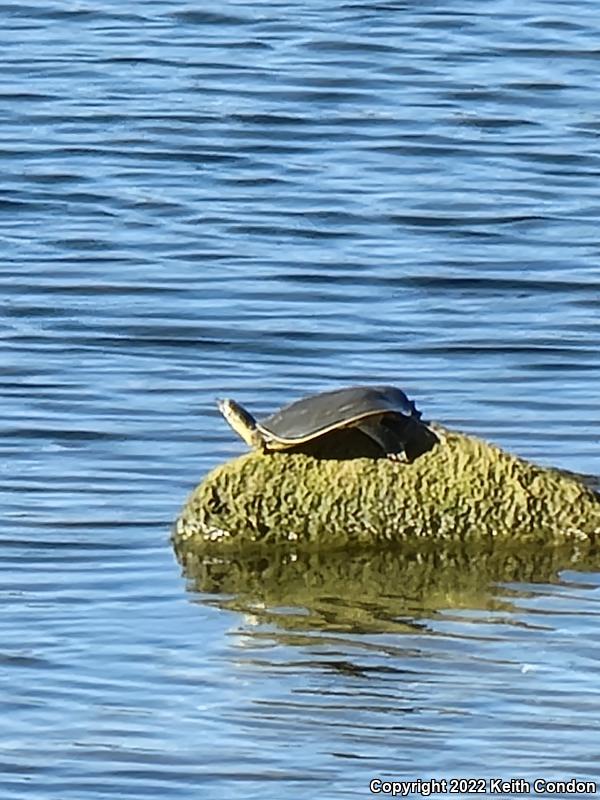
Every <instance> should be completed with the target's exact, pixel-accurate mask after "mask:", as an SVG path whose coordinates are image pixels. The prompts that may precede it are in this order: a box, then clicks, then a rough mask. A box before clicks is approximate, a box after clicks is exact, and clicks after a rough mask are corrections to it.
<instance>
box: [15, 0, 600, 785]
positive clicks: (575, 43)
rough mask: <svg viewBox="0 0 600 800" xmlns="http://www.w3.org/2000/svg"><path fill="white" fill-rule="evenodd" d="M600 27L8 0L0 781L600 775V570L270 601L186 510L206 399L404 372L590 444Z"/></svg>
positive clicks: (469, 425)
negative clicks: (202, 550) (194, 538)
mask: <svg viewBox="0 0 600 800" xmlns="http://www.w3.org/2000/svg"><path fill="white" fill-rule="evenodd" d="M599 46H600V34H599V30H598V4H597V3H595V2H591V1H590V0H587V2H586V0H581V1H580V2H578V3H567V2H562V1H561V0H545V2H529V3H526V4H524V3H517V2H512V1H511V0H504V1H503V0H489V2H485V3H482V2H466V3H465V2H463V3H461V4H459V5H457V4H456V3H429V2H424V3H419V4H406V3H399V2H385V0H382V1H381V2H377V3H364V2H352V1H349V2H334V3H322V2H317V0H315V1H314V2H313V0H307V2H303V3H290V2H284V1H282V2H277V3H265V2H262V3H260V2H259V3H246V2H239V3H234V2H230V3H224V4H221V5H220V6H218V7H215V6H212V5H210V6H209V5H207V4H204V5H202V4H189V5H188V4H185V3H183V2H179V0H172V1H171V2H169V0H154V1H153V2H127V3H122V2H115V1H114V0H113V1H112V2H111V1H110V0H104V2H97V3H92V2H86V0H82V2H69V0H63V1H62V2H58V1H57V0H54V1H53V0H48V2H35V3H30V4H29V5H27V4H16V3H5V4H3V5H0V47H1V49H2V53H3V59H2V61H3V71H2V77H1V78H0V109H1V120H2V121H1V124H0V159H1V161H0V167H1V172H0V176H1V177H0V239H1V245H2V249H1V253H2V258H1V261H0V297H1V299H2V314H1V317H0V335H1V337H2V358H1V360H0V448H1V452H2V459H1V462H0V463H1V464H2V477H3V480H2V481H1V483H0V508H1V509H2V519H3V524H2V527H1V529H0V548H1V552H2V559H1V561H0V598H1V601H2V616H1V617H0V686H1V691H0V714H1V717H2V725H1V726H0V794H1V797H2V800H17V799H18V800H21V799H22V798H27V799H28V800H29V799H30V798H31V799H32V800H56V798H60V799H61V800H68V799H69V798H73V800H98V799H99V798H108V797H124V798H127V800H134V799H137V798H140V799H141V798H144V800H147V798H150V797H160V798H177V799H178V800H179V798H182V799H183V798H185V799H186V800H187V798H197V797H200V796H201V797H206V798H211V800H212V798H215V799H219V798H223V800H235V799H236V798H261V799H262V798H277V800H279V798H282V797H286V798H319V800H321V799H325V800H329V798H331V800H334V799H335V800H338V798H349V797H369V796H371V795H370V794H369V789H368V784H369V781H370V779H371V778H374V777H377V776H382V777H393V778H395V779H416V778H428V777H439V778H444V777H445V778H449V777H451V776H454V775H460V776H474V775H478V776H483V777H494V776H500V775H501V776H503V777H505V778H507V779H509V778H511V777H525V778H529V777H531V778H533V777H538V776H540V777H546V778H556V779H568V778H571V777H578V778H584V777H589V778H591V779H594V780H598V781H599V782H600V768H599V766H598V758H597V744H596V742H597V740H598V734H599V722H598V720H599V719H600V714H599V712H600V671H599V659H600V649H599V648H600V642H599V639H598V635H597V630H598V624H599V622H600V577H599V575H600V572H598V571H596V570H595V569H591V568H590V567H583V566H581V565H577V564H576V563H575V564H572V563H570V562H569V559H568V558H567V559H565V563H559V561H557V563H556V564H554V563H553V564H552V565H551V567H549V568H548V569H547V570H545V571H544V570H541V571H537V570H533V572H531V571H530V573H531V574H529V573H528V574H527V576H526V578H523V577H521V579H520V580H519V579H517V578H518V577H519V576H518V575H513V574H512V573H510V574H508V573H507V574H504V573H500V574H499V575H497V576H496V579H494V580H492V579H490V580H489V582H488V584H484V585H483V586H479V587H478V590H477V592H470V591H466V590H464V588H463V587H462V584H461V581H462V580H463V579H464V575H463V576H462V577H461V578H460V579H459V577H458V576H457V575H455V573H454V572H453V571H452V569H449V570H448V571H447V573H446V572H444V579H443V590H442V589H441V588H440V587H438V588H437V589H436V592H434V593H433V594H432V595H428V596H427V597H426V596H425V592H424V593H423V596H417V595H415V594H413V593H410V594H406V595H405V594H404V593H403V589H402V586H401V585H400V586H398V585H393V586H390V585H387V584H386V583H385V582H384V581H382V582H381V592H380V594H379V595H374V596H372V597H370V599H369V603H368V604H367V603H366V602H365V603H363V604H361V602H360V601H361V598H360V597H355V598H354V599H352V597H351V595H352V585H351V579H350V578H349V579H348V581H349V585H348V596H344V598H343V599H339V600H338V601H337V605H336V600H335V597H333V598H332V597H331V596H329V595H328V594H327V591H326V590H325V589H323V593H322V594H320V593H319V591H320V590H319V574H320V573H310V572H309V573H308V577H307V578H306V582H307V583H306V585H310V586H311V592H312V594H311V595H310V596H311V598H312V599H311V600H310V601H306V600H303V601H302V602H300V600H299V599H298V597H299V596H300V595H301V593H299V592H292V591H291V589H290V590H289V592H288V585H287V583H286V582H283V583H282V585H281V586H280V587H279V588H280V596H279V597H278V598H277V602H275V600H273V599H272V600H271V603H272V606H269V600H268V598H265V595H264V594H263V593H261V589H260V580H259V579H260V575H261V574H264V573H261V571H260V570H258V571H257V573H256V574H257V575H258V576H259V577H258V578H257V579H256V580H257V583H256V584H254V585H253V586H249V587H247V590H246V593H245V594H244V597H243V598H242V597H238V592H237V591H233V592H232V591H229V592H228V591H227V590H226V587H225V588H224V586H223V582H222V580H221V579H219V580H216V579H215V581H214V586H213V590H210V587H207V584H208V583H209V581H205V582H204V583H203V582H202V581H196V580H194V579H192V577H191V576H189V575H186V576H182V574H181V569H180V567H179V566H178V564H177V562H176V559H175V558H174V555H173V551H172V549H171V546H170V542H169V534H170V525H171V523H172V521H173V519H174V518H175V516H176V515H177V513H178V511H179V509H180V507H181V505H182V504H183V502H184V500H185V497H186V495H187V494H188V493H189V492H190V491H191V489H192V488H193V487H194V485H195V484H196V483H197V482H198V481H199V480H200V479H201V477H202V475H204V474H205V473H206V471H207V470H208V469H210V468H211V467H212V466H214V465H216V464H218V463H220V462H221V461H222V460H224V459H225V458H228V457H231V456H233V455H235V454H237V453H239V452H241V451H242V449H243V445H242V444H241V442H238V441H236V440H235V437H234V436H233V435H232V434H231V432H230V431H229V429H228V428H227V427H226V425H225V424H224V423H223V422H222V420H220V418H218V413H217V411H216V408H215V404H214V399H215V397H216V396H218V395H226V396H233V397H236V398H238V399H239V400H241V401H243V402H244V403H246V404H248V405H249V406H250V407H251V408H252V409H254V410H256V411H257V412H269V411H273V410H274V409H275V408H277V407H278V406H279V405H281V404H283V403H284V402H289V401H291V400H293V399H296V398H297V397H299V396H301V395H303V394H305V393H307V392H310V391H313V390H324V389H329V388H336V387H338V386H342V385H345V384H347V383H359V382H376V383H388V382H389V383H395V384H397V385H400V386H401V387H402V388H404V389H405V390H406V391H407V392H408V393H409V394H410V395H411V396H412V397H414V398H415V399H416V400H417V402H418V405H419V407H420V408H422V410H423V411H424V412H425V415H426V416H427V417H430V418H433V419H437V420H439V421H441V422H443V423H445V424H447V425H449V426H454V427H458V428H461V429H463V430H466V431H469V432H471V433H474V434H477V435H480V436H484V437H486V438H489V439H491V440H493V441H495V442H497V443H499V444H500V445H502V446H504V447H506V448H508V449H510V450H512V451H514V452H517V453H519V454H520V455H522V456H525V457H527V458H531V459H534V460H536V461H539V462H541V463H545V464H556V465H559V466H562V467H564V468H567V469H571V470H575V471H578V472H586V473H590V474H593V475H598V474H600V456H599V448H598V441H599V437H598V430H599V428H600V355H599V353H600V315H599V308H600V266H599V263H600V262H599V254H600V235H599V232H598V231H599V227H598V216H599V214H600V194H599V191H598V186H599V180H600V155H599V151H598V136H599V134H600V103H599V100H598V48H599ZM349 558H350V557H349ZM347 567H348V565H341V566H340V569H341V570H344V569H346V568H347ZM213 568H214V565H213ZM261 569H264V566H263V567H261ZM223 572H224V573H227V566H226V565H225V566H223ZM467 572H468V570H467ZM342 574H345V573H343V571H342ZM350 574H351V570H350ZM520 574H521V573H519V575H520ZM301 583H302V586H303V587H304V588H306V587H305V584H304V583H303V582H301ZM199 590H200V591H199ZM390 598H393V602H392V599H390ZM367 605H368V607H367ZM392 607H393V609H394V613H393V615H391V614H390V609H391V608H392ZM399 609H401V611H400V610H399Z"/></svg>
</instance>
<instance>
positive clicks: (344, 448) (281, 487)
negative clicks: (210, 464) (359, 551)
mask: <svg viewBox="0 0 600 800" xmlns="http://www.w3.org/2000/svg"><path fill="white" fill-rule="evenodd" d="M434 430H435V431H436V433H437V434H438V436H439V437H440V440H441V441H440V444H438V445H436V446H435V447H434V448H433V449H432V450H430V451H429V452H427V453H425V454H423V455H421V456H420V457H419V458H417V459H416V460H415V461H413V462H412V463H411V464H398V463H394V462H392V461H390V460H388V459H386V458H377V457H374V454H373V453H372V452H369V451H368V445H367V444H366V443H365V442H364V441H363V440H362V439H359V438H356V437H360V434H359V433H358V432H356V433H354V432H351V431H347V432H344V433H343V435H341V434H340V435H339V436H338V437H337V438H336V437H333V438H330V439H328V440H324V439H323V440H319V442H318V443H317V444H316V445H315V448H314V449H313V450H308V451H306V452H283V453H273V454H268V455H264V454H262V453H258V452H252V453H248V454H247V455H244V456H241V457H240V458H237V459H235V460H233V461H230V462H228V463H226V464H224V465H222V466H220V467H218V468H217V469H215V470H214V471H213V472H211V473H210V474H209V475H208V476H207V477H206V478H205V480H204V481H203V482H202V483H201V484H200V485H199V486H198V487H197V489H196V490H195V491H194V492H193V493H192V495H191V496H190V498H189V499H188V501H187V503H186V505H185V507H184V509H183V511H182V513H181V515H180V518H179V519H178V521H177V523H176V526H175V529H174V539H175V542H176V543H177V542H180V543H181V542H187V543H188V544H192V543H193V545H194V547H195V548H198V549H200V550H204V551H208V552H217V551H223V550H226V551H232V550H234V549H237V548H240V547H248V546H250V547H252V548H255V547H264V546H265V545H266V546H268V547H270V548H271V547H273V546H276V545H285V546H287V547H288V548H289V547H290V546H292V547H295V548H298V547H311V548H313V547H316V548H319V549H322V548H337V547H341V548H346V547H348V546H354V545H358V546H361V547H366V546H373V545H374V546H378V545H381V544H382V543H390V542H400V541H406V540H416V539H419V538H427V539H434V540H442V541H461V542H469V541H478V542H481V541H484V540H486V539H490V540H491V539H494V538H502V537H504V538H505V539H515V540H518V541H522V542H540V543H541V542H544V543H546V542H548V541H556V542H560V541H562V542H565V541H569V540H570V541H573V540H580V541H582V542H583V541H588V542H592V541H593V540H594V537H595V536H596V534H599V533H600V496H599V495H598V494H596V493H595V492H594V491H593V490H592V488H590V487H589V486H587V485H586V484H585V483H584V482H583V481H582V480H580V479H579V478H578V477H577V476H573V475H570V474H568V473H564V472H561V471H560V470H555V469H548V468H543V467H539V466H535V465H533V464H531V463H529V462H527V461H525V460H523V459H520V458H517V457H515V456H513V455H510V454H508V453H506V452H504V451H503V450H501V449H500V448H498V447H495V446H493V445H490V444H488V443H487V442H484V441H482V440H480V439H477V438H474V437H471V436H466V435H464V434H461V433H456V432H451V431H448V430H445V429H443V428H441V427H440V426H434ZM317 447H318V448H320V449H319V450H317V449H316V448H317ZM357 455H359V456H360V457H354V456H357Z"/></svg>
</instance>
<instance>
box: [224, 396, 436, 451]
mask: <svg viewBox="0 0 600 800" xmlns="http://www.w3.org/2000/svg"><path fill="white" fill-rule="evenodd" d="M218 406H219V411H220V412H221V414H223V416H224V417H225V419H226V420H227V422H228V423H229V424H230V425H231V427H232V428H233V430H234V431H235V432H236V433H237V434H238V435H239V436H241V438H242V439H243V440H244V441H245V442H246V444H247V445H249V446H250V447H252V448H254V449H256V450H262V451H263V452H268V451H272V450H289V449H291V448H295V447H298V446H301V445H303V444H306V443H308V442H312V441H314V440H315V439H318V438H319V437H322V436H325V435H326V434H328V433H331V432H332V431H337V430H340V429H343V428H358V429H359V430H360V431H361V432H362V433H364V434H365V435H366V436H368V437H369V438H370V439H371V440H372V441H373V442H375V443H376V444H377V445H378V447H379V448H381V450H382V451H383V453H384V454H385V455H386V456H387V457H388V458H390V459H392V460H395V461H409V460H412V458H414V457H416V456H418V455H420V454H421V453H423V452H425V451H426V450H430V449H431V448H432V447H433V445H434V444H436V443H437V442H438V441H439V439H438V437H437V436H436V434H435V433H434V432H433V431H432V430H431V428H429V427H428V426H427V425H426V424H425V423H424V422H421V412H420V411H417V409H416V406H415V404H414V403H413V401H412V400H409V399H408V397H407V396H406V395H405V394H404V392H403V391H401V390H400V389H396V387H394V386H351V387H350V388H347V389H337V390H336V391H333V392H322V393H321V394H314V395H310V396H309V397H304V398H303V399H301V400H297V401H296V402H295V403H291V404H290V405H288V406H285V407H284V408H282V409H280V410H279V411H276V412H275V413H274V414H271V415H270V416H269V417H265V418H264V419H261V420H256V419H255V418H254V417H253V416H252V414H250V412H248V411H246V409H245V408H243V407H242V406H241V405H240V404H239V403H236V402H235V400H229V399H226V400H219V401H218Z"/></svg>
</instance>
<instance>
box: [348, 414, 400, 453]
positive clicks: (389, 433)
mask: <svg viewBox="0 0 600 800" xmlns="http://www.w3.org/2000/svg"><path fill="white" fill-rule="evenodd" d="M356 427H357V428H358V429H359V430H360V431H362V433H364V434H365V436H368V437H369V439H372V440H373V441H374V442H375V444H377V445H379V447H381V449H382V450H383V452H384V453H385V454H386V456H387V457H388V458H389V459H390V460H391V461H401V462H404V463H407V462H408V458H407V455H406V450H405V449H404V438H403V437H402V436H401V435H400V434H399V432H398V431H397V430H393V429H392V428H388V427H387V426H386V425H384V424H383V423H382V420H381V418H377V417H375V418H370V419H363V420H361V422H360V423H359V424H358V425H357V426H356Z"/></svg>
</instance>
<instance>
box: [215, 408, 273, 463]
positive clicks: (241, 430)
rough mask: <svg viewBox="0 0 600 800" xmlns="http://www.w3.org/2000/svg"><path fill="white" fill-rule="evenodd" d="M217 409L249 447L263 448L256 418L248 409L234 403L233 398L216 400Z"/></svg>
mask: <svg viewBox="0 0 600 800" xmlns="http://www.w3.org/2000/svg"><path fill="white" fill-rule="evenodd" d="M217 406H218V407H219V411H220V412H221V414H223V416H224V417H225V419H226V420H227V422H228V423H229V424H230V425H231V427H232V428H233V430H234V431H235V432H236V433H237V435H238V436H240V437H241V438H242V439H243V440H244V441H245V442H246V444H247V445H248V446H249V447H252V448H254V449H255V450H262V449H263V448H264V445H265V442H264V439H263V437H262V435H261V433H260V431H259V430H258V428H257V427H256V420H255V419H254V417H253V416H252V414H250V412H249V411H246V409H245V408H244V407H243V406H241V405H240V404H239V403H236V402H235V400H229V399H228V398H225V399H224V400H217Z"/></svg>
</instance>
